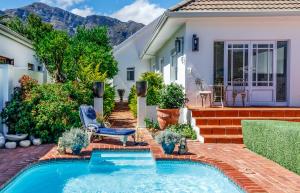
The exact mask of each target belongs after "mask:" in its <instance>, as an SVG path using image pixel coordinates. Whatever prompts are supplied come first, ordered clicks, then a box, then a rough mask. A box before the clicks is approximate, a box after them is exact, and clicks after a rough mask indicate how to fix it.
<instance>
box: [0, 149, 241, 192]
mask: <svg viewBox="0 0 300 193" xmlns="http://www.w3.org/2000/svg"><path fill="white" fill-rule="evenodd" d="M0 192H1V193H27V192H28V193H101V192H103V193H104V192H105V193H121V192H122V193H136V192H146V193H152V192H176V193H177V192H178V193H179V192H180V193H181V192H193V193H196V192H201V193H205V192H210V193H211V192H216V193H221V192H222V193H223V192H224V193H226V192H228V193H235V192H242V190H241V189H240V188H238V187H237V186H236V185H235V184H234V183H232V182H231V181H230V180H229V179H228V178H227V177H225V176H224V175H223V174H222V173H221V172H219V171H218V170H217V169H215V168H213V167H211V166H208V165H205V164H201V163H193V162H187V161H156V162H155V161H154V160H153V158H152V156H151V153H150V152H127V151H126V152H117V151H95V152H93V154H92V158H91V160H90V161H53V162H47V163H42V164H38V165H35V166H33V167H31V168H29V169H27V170H26V171H24V172H23V173H21V174H20V175H19V176H18V177H17V178H16V179H14V180H13V181H12V182H11V183H10V184H9V185H8V186H6V187H5V188H4V189H3V190H2V191H0Z"/></svg>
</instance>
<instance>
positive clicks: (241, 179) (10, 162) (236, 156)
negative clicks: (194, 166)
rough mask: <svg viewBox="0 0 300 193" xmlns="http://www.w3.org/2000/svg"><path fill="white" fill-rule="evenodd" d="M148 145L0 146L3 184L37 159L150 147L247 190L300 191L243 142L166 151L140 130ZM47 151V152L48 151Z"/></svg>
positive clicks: (288, 175)
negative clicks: (78, 149) (75, 150)
mask: <svg viewBox="0 0 300 193" xmlns="http://www.w3.org/2000/svg"><path fill="white" fill-rule="evenodd" d="M140 134H141V135H142V136H143V137H142V139H143V140H144V141H146V142H147V143H148V145H147V146H134V144H133V142H129V144H128V146H127V147H123V146H122V143H121V142H120V141H119V140H118V139H112V138H105V139H104V140H102V141H100V142H96V143H92V144H90V146H89V147H88V148H87V149H85V150H83V152H82V154H81V155H80V156H74V155H71V154H66V155H60V154H59V153H58V152H57V150H56V147H54V146H53V145H43V146H39V147H30V148H27V149H26V148H18V149H16V150H0V158H1V162H0V179H1V180H0V185H3V184H4V183H5V182H7V180H9V179H10V178H11V177H12V176H14V175H15V174H16V173H18V172H19V171H20V170H21V169H23V168H25V167H26V166H28V165H29V164H30V163H35V162H36V160H38V159H39V160H40V161H42V160H53V159H89V158H90V155H91V152H92V151H93V150H95V149H108V150H121V149H122V150H124V149H131V150H149V149H150V150H151V151H152V153H153V156H154V158H155V159H157V160H158V159H180V160H192V161H197V162H204V163H207V164H211V165H213V166H215V167H217V168H219V169H220V170H221V171H222V172H224V173H225V174H226V175H227V176H228V177H230V178H231V179H232V180H233V181H234V182H236V183H237V184H238V185H240V186H241V187H242V188H243V189H245V190H246V191H247V192H274V193H279V192H287V193H294V192H300V176H298V175H297V174H295V173H293V172H290V171H288V170H287V169H285V168H283V167H281V166H279V165H278V164H276V163H274V162H272V161H270V160H268V159H266V158H264V157H262V156H259V155H257V154H255V153H253V152H250V151H249V150H247V149H246V148H244V146H243V145H237V144H200V143H199V142H192V141H190V142H189V152H190V153H189V154H188V155H177V154H176V153H175V154H174V155H164V154H163V153H162V149H161V147H160V146H159V145H158V144H157V143H156V142H155V141H154V140H153V139H152V137H151V135H150V134H149V133H148V132H147V131H145V130H142V131H140ZM46 152H48V153H46ZM3 157H5V159H2V158H3Z"/></svg>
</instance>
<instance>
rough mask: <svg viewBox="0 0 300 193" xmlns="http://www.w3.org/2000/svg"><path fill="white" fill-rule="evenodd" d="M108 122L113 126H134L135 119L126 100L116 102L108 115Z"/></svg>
mask: <svg viewBox="0 0 300 193" xmlns="http://www.w3.org/2000/svg"><path fill="white" fill-rule="evenodd" d="M109 122H110V123H111V127H113V128H135V127H136V119H135V118H134V117H133V115H132V113H131V112H130V111H129V107H128V103H127V102H122V103H121V102H118V103H116V107H115V110H114V111H113V113H112V114H111V115H110V117H109Z"/></svg>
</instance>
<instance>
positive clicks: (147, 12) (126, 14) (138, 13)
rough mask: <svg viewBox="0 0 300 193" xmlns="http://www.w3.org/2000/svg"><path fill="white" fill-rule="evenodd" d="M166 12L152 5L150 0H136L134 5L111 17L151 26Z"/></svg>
mask: <svg viewBox="0 0 300 193" xmlns="http://www.w3.org/2000/svg"><path fill="white" fill-rule="evenodd" d="M164 11H165V9H164V8H162V7H160V6H159V5H156V4H152V3H150V2H149V0H135V2H134V3H132V4H130V5H127V6H125V7H123V8H122V9H120V10H119V11H117V12H115V13H113V14H111V15H110V16H111V17H114V18H117V19H119V20H121V21H129V20H132V21H136V22H140V23H143V24H149V23H150V22H152V21H153V20H154V19H156V18H157V17H159V16H160V15H161V14H163V12H164Z"/></svg>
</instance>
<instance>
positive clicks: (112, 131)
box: [97, 128, 135, 135]
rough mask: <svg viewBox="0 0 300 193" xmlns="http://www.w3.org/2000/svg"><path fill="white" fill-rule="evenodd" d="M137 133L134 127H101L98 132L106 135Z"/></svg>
mask: <svg viewBox="0 0 300 193" xmlns="http://www.w3.org/2000/svg"><path fill="white" fill-rule="evenodd" d="M134 133H135V130H134V129H112V128H99V129H98V130H97V134H106V135H132V134H134Z"/></svg>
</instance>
